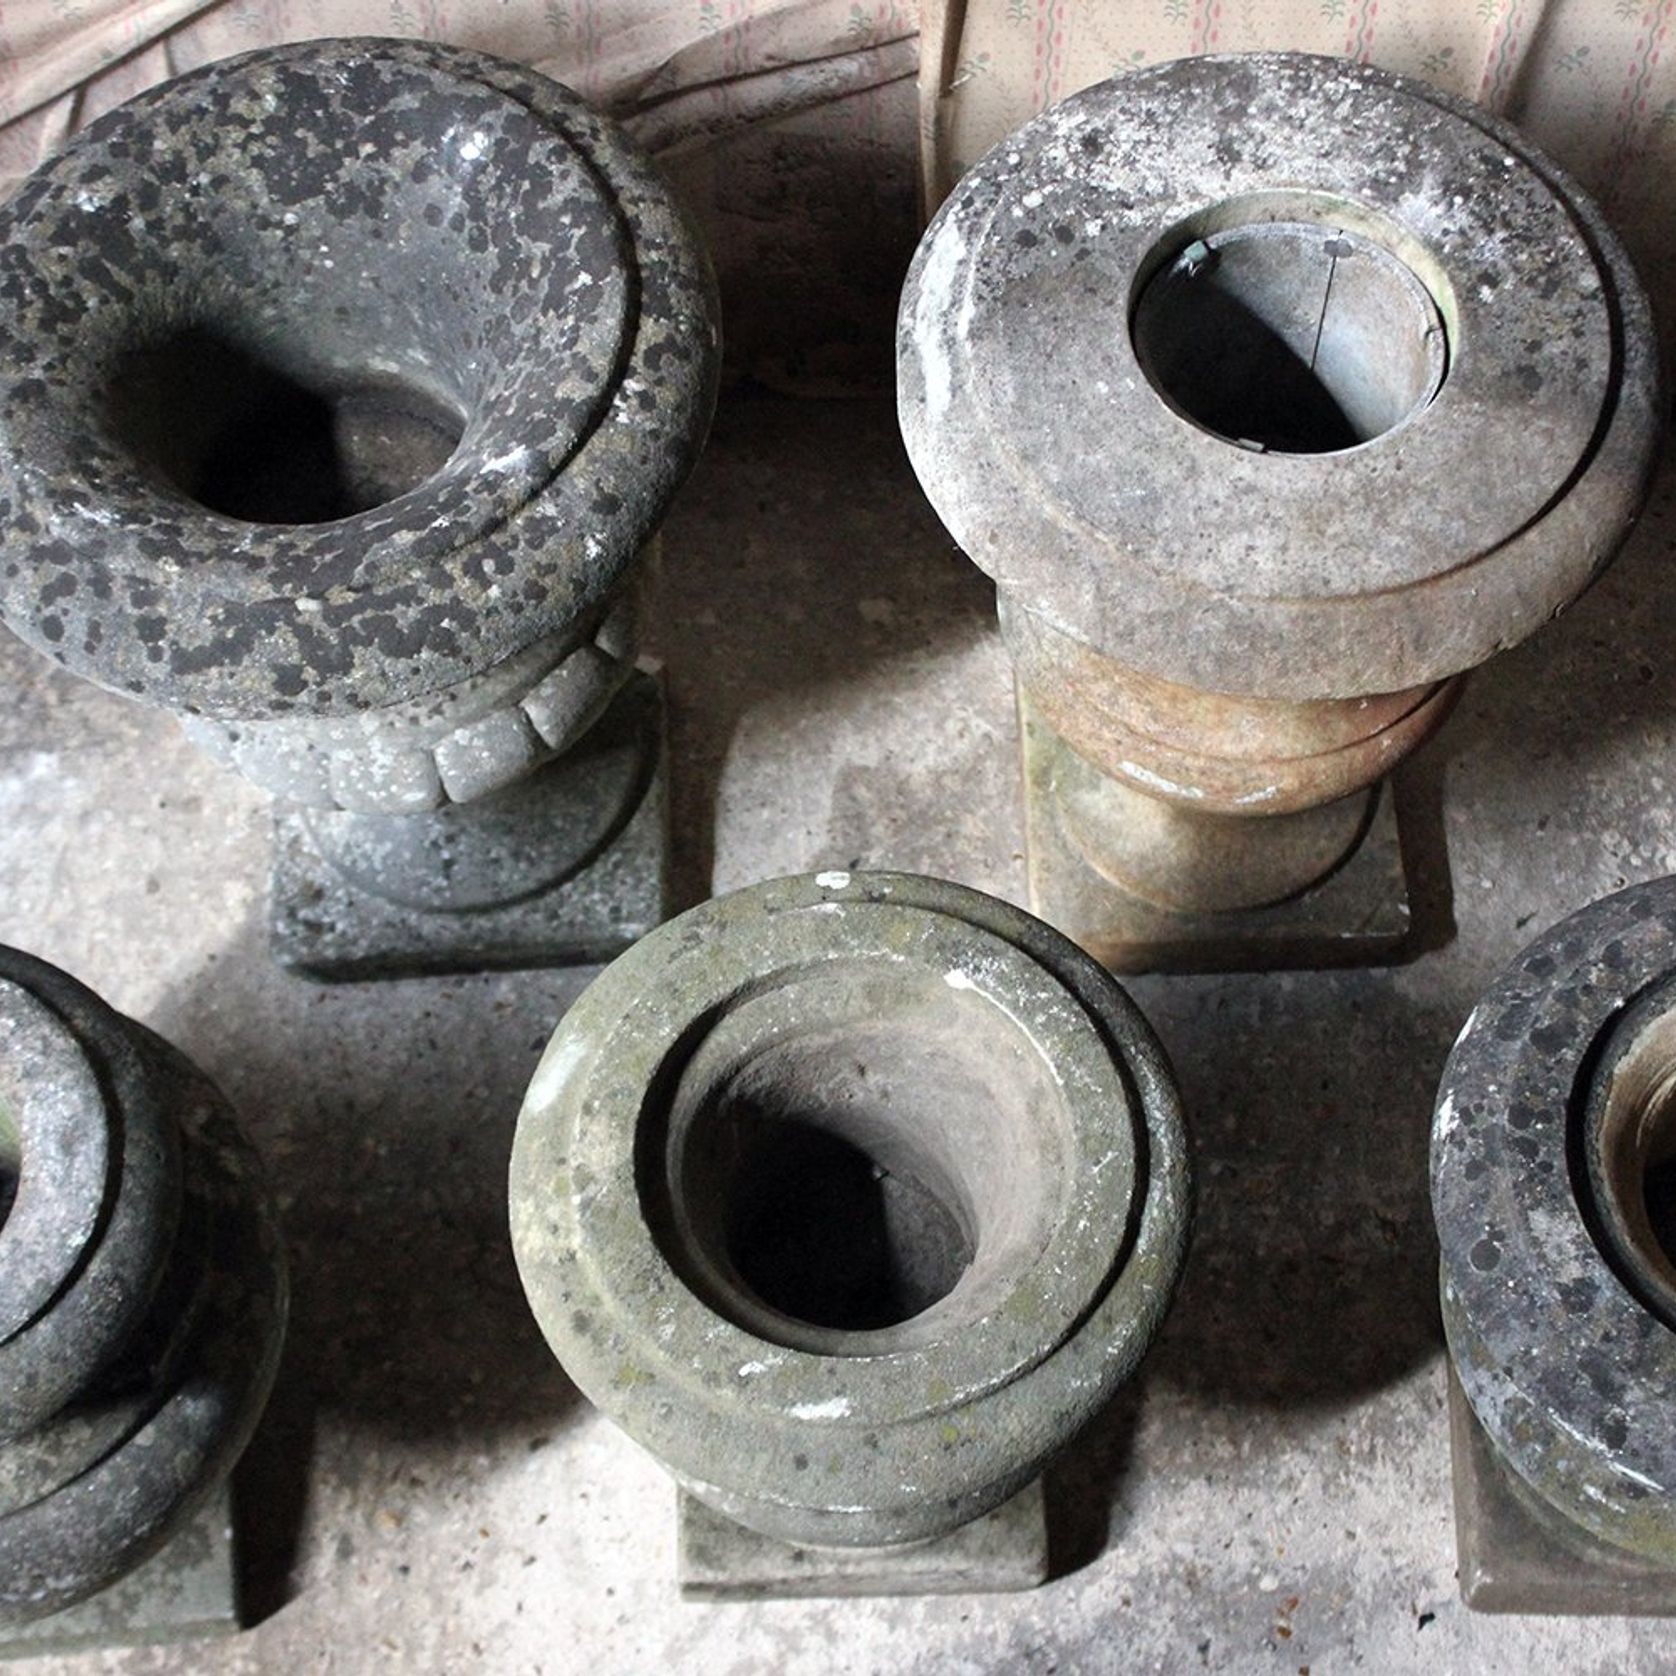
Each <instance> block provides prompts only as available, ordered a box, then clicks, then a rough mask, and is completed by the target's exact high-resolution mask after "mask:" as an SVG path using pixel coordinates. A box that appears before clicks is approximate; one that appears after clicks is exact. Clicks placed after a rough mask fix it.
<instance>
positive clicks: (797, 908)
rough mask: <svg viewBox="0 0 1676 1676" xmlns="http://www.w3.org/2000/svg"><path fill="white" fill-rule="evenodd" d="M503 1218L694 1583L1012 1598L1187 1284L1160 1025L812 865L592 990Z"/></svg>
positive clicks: (983, 928)
mask: <svg viewBox="0 0 1676 1676" xmlns="http://www.w3.org/2000/svg"><path fill="white" fill-rule="evenodd" d="M511 1200H512V1237H513V1244H514V1247H515V1249H516V1251H517V1256H518V1266H519V1270H520V1272H521V1274H522V1276H523V1281H524V1287H525V1290H526V1291H527V1292H528V1294H529V1298H530V1303H531V1306H532V1308H533V1309H534V1311H535V1314H536V1317H537V1319H538V1320H539V1321H540V1323H541V1326H542V1329H543V1331H544V1332H545V1333H546V1335H547V1338H548V1341H549V1343H551V1345H552V1346H553V1349H554V1351H555V1352H556V1354H557V1355H558V1356H559V1358H560V1360H561V1361H562V1362H563V1363H564V1365H565V1368H566V1370H567V1371H568V1372H569V1373H570V1375H571V1377H572V1378H573V1379H575V1381H576V1383H577V1384H578V1385H579V1386H580V1387H581V1388H582V1390H583V1391H584V1392H586V1393H587V1395H588V1396H589V1397H590V1398H591V1399H592V1400H593V1401H594V1402H596V1403H598V1404H599V1406H600V1407H601V1408H603V1409H604V1410H605V1411H606V1412H607V1413H608V1414H610V1415H611V1416H612V1417H613V1418H614V1419H615V1420H616V1421H617V1422H618V1423H619V1424H620V1425H621V1426H622V1427H623V1428H624V1430H625V1431H627V1432H628V1433H629V1435H630V1436H632V1437H634V1438H635V1439H636V1440H637V1441H639V1442H640V1443H642V1444H643V1445H644V1446H645V1447H646V1448H647V1449H649V1450H650V1451H651V1452H652V1453H653V1454H654V1455H656V1456H657V1457H658V1459H659V1460H661V1461H662V1462H663V1463H664V1465H665V1466H667V1467H668V1468H669V1470H670V1471H671V1472H672V1473H673V1474H674V1475H675V1477H676V1478H677V1480H678V1481H679V1483H680V1484H681V1486H682V1488H683V1490H684V1491H685V1492H686V1494H685V1497H684V1499H683V1504H682V1553H681V1564H682V1582H683V1586H684V1588H685V1590H686V1592H688V1593H689V1594H696V1595H711V1596H730V1597H739V1596H748V1595H752V1594H823V1593H831V1594H846V1593H909V1592H915V1593H917V1592H932V1591H941V1590H949V1591H960V1592H967V1591H972V1590H986V1589H997V1588H1019V1587H1024V1586H1028V1585H1030V1584H1032V1583H1035V1582H1039V1581H1041V1579H1042V1575H1043V1571H1042V1562H1043V1559H1044V1557H1045V1556H1044V1553H1043V1549H1042V1546H1041V1543H1040V1540H1039V1537H1040V1528H1041V1527H1040V1498H1039V1494H1037V1496H1036V1498H1035V1500H1034V1501H1033V1502H1032V1501H1031V1500H1029V1499H1028V1496H1029V1492H1030V1491H1031V1490H1032V1488H1033V1486H1034V1484H1035V1481H1036V1479H1037V1475H1038V1474H1039V1473H1040V1471H1041V1470H1042V1467H1043V1465H1044V1464H1045V1463H1046V1462H1047V1461H1048V1460H1049V1459H1050V1458H1051V1457H1052V1456H1053V1455H1054V1454H1055V1453H1057V1452H1058V1451H1059V1450H1061V1449H1063V1448H1064V1447H1066V1446H1067V1445H1068V1444H1069V1443H1070V1442H1071V1440H1072V1439H1073V1438H1075V1437H1076V1435H1077V1434H1078V1433H1079V1432H1080V1431H1081V1430H1082V1428H1083V1427H1084V1426H1085V1425H1086V1424H1087V1423H1088V1422H1089V1420H1090V1419H1092V1418H1093V1416H1094V1415H1095V1414H1096V1413H1097V1412H1098V1411H1099V1409H1100V1408H1101V1406H1102V1405H1103V1404H1104V1403H1105V1402H1106V1401H1107V1399H1108V1398H1109V1397H1110V1396H1111V1395H1112V1393H1113V1392H1114V1391H1115V1390H1116V1388H1117V1387H1118V1385H1119V1384H1120V1383H1121V1382H1122V1381H1123V1380H1125V1379H1126V1378H1128V1377H1129V1376H1130V1375H1131V1374H1132V1373H1133V1372H1134V1370H1135V1368H1136V1366H1137V1364H1138V1363H1139V1361H1140V1359H1141V1356H1142V1355H1143V1353H1144V1352H1145V1350H1146V1347H1147V1345H1148V1344H1149V1343H1150V1341H1151V1339H1152V1337H1153V1335H1154V1334H1155V1333H1156V1332H1157V1330H1158V1327H1159V1325H1160V1323H1161V1321H1162V1319H1163V1316H1164V1312H1165V1309H1166V1308H1167V1306H1168V1303H1169V1300H1170V1297H1171V1294H1172V1292H1173V1290H1174V1286H1175V1282H1176V1278H1177V1276H1178V1274H1179V1272H1180V1268H1181V1262H1182V1256H1183V1251H1184V1249H1185V1244H1186V1238H1187V1222H1188V1175H1187V1155H1186V1138H1185V1134H1184V1131H1183V1125H1182V1118H1181V1109H1180V1104H1179V1100H1178V1097H1177V1093H1176V1087H1175V1079H1174V1077H1173V1075H1172V1073H1171V1070H1170V1067H1169V1065H1168V1063H1167V1061H1166V1060H1165V1058H1164V1054H1163V1051H1162V1049H1161V1048H1160V1047H1159V1045H1158V1042H1157V1040H1156V1038H1155V1037H1154V1036H1153V1034H1152V1031H1151V1029H1150V1028H1149V1027H1148V1025H1147V1023H1146V1020H1145V1019H1144V1018H1143V1017H1142V1016H1141V1014H1140V1011H1139V1009H1138V1008H1136V1006H1135V1005H1134V1003H1133V1002H1132V1001H1131V1000H1130V999H1129V997H1128V996H1127V995H1126V994H1125V993H1124V992H1123V990H1122V989H1121V988H1120V987H1119V986H1118V985H1117V983H1116V982H1115V981H1114V980H1113V979H1112V978H1111V977H1109V976H1108V975H1107V974H1106V973H1105V972H1104V971H1102V970H1101V969H1100V967H1099V966H1097V965H1096V964H1095V962H1094V961H1093V960H1092V959H1090V958H1089V957H1088V956H1087V955H1085V954H1084V953H1082V951H1081V950H1079V949H1077V948H1075V947H1074V946H1073V945H1072V944H1071V943H1070V942H1068V941H1067V940H1066V939H1065V938H1064V937H1062V936H1060V935H1059V933H1057V932H1056V931H1053V930H1051V929H1050V928H1049V927H1048V926H1046V925H1044V924H1042V922H1041V921H1039V920H1037V919H1034V918H1032V917H1031V916H1030V915H1029V914H1026V913H1023V912H1021V911H1020V910H1019V909H1017V908H1014V907H1011V906H1009V905H1008V904H1006V903H1003V902H999V901H996V900H995V899H994V898H992V897H988V896H984V895H982V894H980V893H979V892H977V891H973V890H968V889H966V888H964V887H963V886H960V885H956V884H951V883H949V882H948V881H947V880H940V879H926V878H919V877H915V876H912V875H907V874H896V873H856V874H853V875H852V874H849V873H842V872H834V873H820V874H816V875H814V876H813V877H803V878H790V879H778V880H774V881H772V882H770V883H767V884H761V885H755V886H752V887H751V888H749V889H746V890H741V891H737V892H735V893H734V894H732V895H730V896H726V897H722V898H720V899H718V900H716V901H714V902H708V903H705V904H703V905H702V906H700V907H697V908H694V909H692V910H690V911H689V912H687V913H684V914H682V915H681V916H680V917H679V918H677V919H674V920H672V921H670V922H669V923H668V924H667V925H664V926H662V927H660V928H659V929H658V930H657V931H654V932H653V933H652V934H651V935H650V936H649V937H647V938H645V939H643V940H642V941H641V942H640V943H638V944H636V945H635V947H634V948H633V949H631V950H630V951H629V952H628V953H627V954H625V955H623V956H622V957H621V958H620V959H618V960H617V961H615V962H614V963H613V964H612V965H611V966H610V967H609V968H607V970H606V971H605V972H604V973H603V974H602V975H601V976H600V977H599V978H598V979H596V980H595V982H594V983H593V984H592V985H591V986H590V987H589V989H588V990H587V992H586V993H585V994H584V995H583V996H582V997H581V998H580V999H579V1000H578V1001H577V1002H576V1004H575V1005H574V1006H573V1007H572V1008H571V1010H570V1011H569V1013H567V1014H566V1015H565V1018H564V1021H563V1023H562V1024H561V1025H560V1026H559V1029H558V1031H557V1033H556V1034H555V1035H554V1037H553V1040H552V1043H551V1045H550V1046H549V1047H548V1049H547V1053H546V1056H545V1057H544V1058H543V1059H542V1062H541V1065H540V1066H539V1068H538V1069H537V1071H536V1073H535V1077H534V1080H533V1081H532V1082H531V1084H530V1089H529V1094H528V1096H527V1097H526V1099H525V1102H524V1109H523V1112H522V1114H521V1116H520V1118H519V1121H518V1133H517V1139H516V1142H515V1144H514V1148H513V1154H512V1176H511ZM1032 1519H1034V1521H1035V1527H1034V1531H1035V1534H1034V1537H1032V1532H1031V1529H1030V1522H1031V1520H1032Z"/></svg>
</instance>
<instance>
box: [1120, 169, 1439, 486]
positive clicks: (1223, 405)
mask: <svg viewBox="0 0 1676 1676" xmlns="http://www.w3.org/2000/svg"><path fill="white" fill-rule="evenodd" d="M1411 243H1412V241H1409V240H1407V239H1406V238H1405V237H1404V236H1403V235H1401V234H1399V233H1398V232H1397V230H1396V229H1395V228H1394V227H1390V226H1388V225H1387V224H1385V223H1384V222H1383V220H1382V219H1380V218H1374V217H1372V216H1371V215H1370V214H1369V212H1367V211H1362V210H1357V209H1355V208H1354V207H1353V206H1348V205H1345V206H1340V205H1336V204H1334V203H1333V202H1332V201H1330V200H1326V201H1322V202H1319V203H1316V202H1312V201H1311V200H1309V199H1308V198H1302V199H1286V200H1282V201H1276V202H1274V203H1270V202H1268V201H1267V199H1266V198H1264V197H1257V198H1253V199H1246V200H1240V199H1236V200H1231V201H1229V202H1228V203H1224V204H1220V205H1217V206H1214V207H1213V208H1210V209H1207V210H1206V211H1204V212H1203V213H1202V214H1200V215H1197V216H1194V217H1190V218H1189V219H1188V220H1187V221H1184V222H1182V223H1179V224H1178V225H1177V226H1176V227H1174V228H1173V229H1172V230H1171V231H1170V232H1169V233H1167V234H1166V235H1165V236H1164V238H1163V239H1161V240H1160V241H1159V242H1158V243H1157V244H1156V245H1154V246H1153V248H1152V250H1151V251H1150V252H1149V254H1148V256H1147V258H1146V259H1145V261H1143V263H1142V264H1141V268H1140V274H1139V276H1138V279H1137V283H1136V285H1135V288H1134V293H1133V301H1132V309H1131V315H1130V323H1129V330H1130V339H1131V342H1132V344H1133V346H1134V350H1135V355H1136V358H1137V360H1138V361H1139V363H1140V366H1141V370H1142V371H1143V372H1144V373H1145V375H1146V377H1147V380H1148V381H1149V382H1150V383H1151V385H1152V387H1153V389H1154V390H1156V391H1157V392H1158V394H1159V395H1160V396H1161V397H1162V398H1163V399H1164V401H1165V402H1166V403H1168V404H1169V406H1170V407H1171V408H1173V409H1174V410H1175V411H1176V412H1177V413H1178V414H1180V415H1181V416H1182V417H1183V418H1184V419H1187V420H1189V421H1191V422H1192V423H1193V424H1194V425H1197V426H1198V427H1199V428H1200V429H1201V430H1205V431H1209V432H1210V433H1211V434H1212V435H1213V436H1217V437H1220V438H1222V439H1223V440H1224V441H1226V442H1231V443H1234V444H1236V445H1237V446H1239V447H1241V448H1246V449H1249V450H1252V451H1255V452H1258V453H1270V454H1340V453H1344V452H1347V451H1348V450H1350V449H1353V448H1358V447H1361V446H1362V445H1363V444H1364V443H1368V442H1372V441H1374V440H1376V439H1377V438H1380V437H1383V436H1385V435H1386V434H1388V433H1389V432H1391V431H1393V430H1395V429H1396V428H1397V427H1398V426H1400V425H1402V424H1403V423H1404V422H1405V421H1407V420H1409V419H1411V418H1413V417H1414V416H1415V415H1416V414H1418V413H1420V412H1421V411H1422V410H1424V409H1425V408H1426V407H1427V406H1428V405H1429V404H1430V403H1431V402H1432V401H1433V400H1434V399H1435V398H1436V396H1437V393H1438V391H1439V389H1440V388H1441V387H1442V385H1443V383H1444V380H1445V378H1446V377H1447V374H1448V343H1449V339H1448V332H1447V329H1446V325H1445V310H1444V308H1443V307H1442V306H1440V303H1439V300H1438V297H1437V295H1435V294H1434V291H1433V288H1432V286H1431V285H1429V284H1428V283H1427V280H1426V279H1425V278H1423V277H1422V274H1421V272H1420V271H1417V268H1416V266H1415V265H1413V264H1412V263H1411V261H1410V260H1409V259H1407V258H1408V257H1410V256H1414V257H1415V260H1416V261H1419V262H1420V263H1421V266H1422V267H1423V266H1425V265H1427V264H1425V263H1424V262H1423V260H1422V259H1421V258H1419V257H1418V256H1417V255H1416V253H1415V252H1413V251H1411V250H1407V249H1405V248H1404V247H1405V246H1407V245H1410V244H1411Z"/></svg>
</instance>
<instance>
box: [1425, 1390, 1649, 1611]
mask: <svg viewBox="0 0 1676 1676" xmlns="http://www.w3.org/2000/svg"><path fill="white" fill-rule="evenodd" d="M1449 1445H1450V1458H1451V1465H1452V1467H1453V1473H1454V1486H1455V1547H1456V1554H1457V1560H1458V1565H1459V1571H1460V1580H1461V1598H1462V1599H1463V1600H1464V1601H1465V1602H1466V1603H1467V1605H1468V1606H1470V1607H1471V1608H1472V1609H1473V1610H1474V1611H1475V1612H1522V1613H1530V1614H1535V1615H1539V1616H1567V1617H1629V1616H1636V1617H1658V1618H1667V1617H1676V1569H1673V1568H1671V1567H1669V1566H1659V1565H1654V1564H1652V1563H1651V1562H1650V1561H1647V1560H1640V1559H1636V1558H1635V1557H1634V1556H1633V1555H1630V1554H1626V1553H1624V1552H1623V1550H1622V1549H1618V1548H1609V1547H1608V1546H1607V1545H1606V1544H1605V1543H1603V1542H1599V1541H1597V1540H1596V1539H1595V1538H1593V1537H1591V1536H1590V1535H1588V1533H1587V1532H1584V1531H1580V1530H1577V1529H1576V1528H1575V1527H1571V1526H1567V1525H1566V1524H1565V1522H1564V1521H1563V1520H1562V1519H1561V1518H1560V1517H1559V1516H1558V1515H1557V1514H1556V1515H1554V1516H1553V1517H1552V1518H1551V1519H1550V1518H1546V1517H1544V1516H1543V1515H1542V1514H1541V1513H1540V1512H1539V1511H1538V1510H1537V1509H1535V1508H1533V1507H1532V1506H1531V1504H1530V1502H1529V1501H1528V1500H1527V1499H1526V1496H1525V1495H1524V1494H1521V1493H1520V1492H1519V1491H1517V1490H1516V1489H1515V1488H1514V1487H1513V1485H1512V1484H1510V1483H1509V1481H1508V1475H1507V1469H1506V1468H1505V1467H1503V1466H1502V1465H1501V1463H1500V1462H1499V1461H1497V1460H1496V1458H1495V1455H1494V1453H1493V1452H1492V1451H1491V1448H1490V1445H1489V1442H1488V1440H1487V1439H1486V1438H1485V1436H1484V1431H1483V1428H1482V1427H1481V1426H1480V1425H1479V1424H1478V1421H1477V1419H1476V1418H1475V1417H1474V1415H1473V1412H1472V1409H1471V1407H1470V1405H1469V1404H1468V1402H1467V1400H1466V1397H1465V1396H1464V1395H1463V1394H1462V1392H1461V1387H1460V1385H1459V1383H1458V1382H1457V1380H1456V1378H1455V1370H1454V1369H1453V1368H1451V1369H1450V1370H1449Z"/></svg>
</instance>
